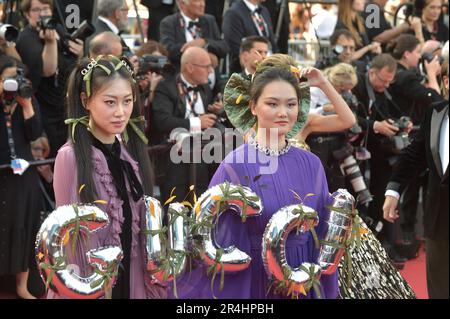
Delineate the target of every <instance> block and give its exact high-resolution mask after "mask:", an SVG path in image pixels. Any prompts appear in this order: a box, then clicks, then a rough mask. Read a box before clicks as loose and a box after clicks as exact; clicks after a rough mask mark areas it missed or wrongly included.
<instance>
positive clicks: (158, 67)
mask: <svg viewBox="0 0 450 319" xmlns="http://www.w3.org/2000/svg"><path fill="white" fill-rule="evenodd" d="M136 55H137V56H138V59H139V71H138V72H137V74H136V77H137V80H138V83H139V91H140V95H141V102H142V107H141V114H143V115H144V116H145V119H146V127H145V133H146V135H147V137H148V138H149V139H151V138H152V137H151V134H150V123H151V122H152V118H151V114H152V111H151V110H152V102H153V99H154V97H155V90H156V87H157V86H158V84H159V82H161V80H162V79H164V77H165V76H167V75H171V76H173V74H174V73H175V69H174V67H173V66H172V65H171V64H170V63H169V62H168V55H169V53H168V51H167V49H166V48H165V47H164V46H163V45H162V44H160V43H158V42H156V41H153V40H149V41H147V42H146V43H144V44H143V45H142V46H141V47H140V48H139V50H138V51H137V52H136Z"/></svg>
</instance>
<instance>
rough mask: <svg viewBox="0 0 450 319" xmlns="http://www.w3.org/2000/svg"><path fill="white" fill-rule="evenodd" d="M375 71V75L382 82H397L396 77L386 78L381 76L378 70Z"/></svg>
mask: <svg viewBox="0 0 450 319" xmlns="http://www.w3.org/2000/svg"><path fill="white" fill-rule="evenodd" d="M373 73H375V76H376V77H377V79H378V80H379V81H380V82H382V83H383V84H392V83H394V82H395V78H394V79H392V80H385V79H383V78H382V77H380V75H379V74H378V71H374V72H373Z"/></svg>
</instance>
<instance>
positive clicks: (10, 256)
mask: <svg viewBox="0 0 450 319" xmlns="http://www.w3.org/2000/svg"><path fill="white" fill-rule="evenodd" d="M18 63H19V62H18V61H17V60H15V59H13V58H11V57H9V56H6V55H1V56H0V166H3V165H8V164H9V165H11V167H13V166H22V169H20V168H19V167H16V168H18V170H16V169H15V170H14V172H13V170H12V169H9V168H8V169H0V275H4V274H5V275H6V274H15V275H16V292H17V295H18V296H19V297H20V298H24V299H35V297H34V296H33V295H31V294H30V292H29V291H28V288H27V282H28V269H29V265H30V262H31V261H32V258H33V255H34V241H35V234H36V230H37V229H36V228H37V222H38V220H39V214H40V211H41V194H40V190H39V186H38V178H39V177H38V174H37V172H36V169H35V168H33V167H29V168H28V169H26V168H25V167H23V165H24V164H23V162H22V161H21V160H25V161H28V162H31V161H33V156H32V154H31V145H30V142H31V141H33V140H35V139H37V138H38V137H39V136H40V135H41V133H42V125H41V119H40V114H39V111H38V109H37V108H36V106H35V105H33V103H32V99H31V98H23V97H21V96H20V95H18V94H17V89H18V83H17V80H16V79H15V77H16V76H17V66H18ZM25 166H26V164H25Z"/></svg>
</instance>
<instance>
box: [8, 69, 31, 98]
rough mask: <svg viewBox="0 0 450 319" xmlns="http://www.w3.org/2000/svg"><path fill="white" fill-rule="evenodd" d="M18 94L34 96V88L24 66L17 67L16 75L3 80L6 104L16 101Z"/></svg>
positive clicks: (27, 96)
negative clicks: (27, 77)
mask: <svg viewBox="0 0 450 319" xmlns="http://www.w3.org/2000/svg"><path fill="white" fill-rule="evenodd" d="M16 96H21V97H23V98H25V99H28V98H30V97H32V96H33V88H32V87H31V85H30V81H29V80H28V79H26V78H25V72H24V70H23V69H22V68H17V75H16V76H15V77H11V78H7V79H5V81H4V82H3V97H4V101H5V103H6V104H12V103H14V102H15V99H16Z"/></svg>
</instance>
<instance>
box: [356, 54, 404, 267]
mask: <svg viewBox="0 0 450 319" xmlns="http://www.w3.org/2000/svg"><path fill="white" fill-rule="evenodd" d="M396 71H397V61H396V60H395V59H394V58H393V57H392V56H390V55H389V54H380V55H378V56H376V57H375V58H374V59H373V60H372V62H371V64H370V68H369V70H368V71H367V72H366V73H365V74H359V75H358V84H357V85H356V87H355V88H354V89H353V93H354V94H355V96H356V97H357V99H358V100H359V101H360V104H359V107H358V109H357V116H358V124H359V125H360V126H361V128H362V129H363V131H364V133H365V134H363V137H364V138H363V140H362V141H361V142H362V144H363V146H365V147H366V148H367V150H368V151H369V152H370V156H371V157H370V160H369V161H366V164H368V165H369V171H370V186H369V190H370V193H371V194H372V195H373V200H372V201H371V202H370V205H369V211H368V214H369V216H370V217H371V218H372V219H373V220H375V221H381V220H382V218H383V216H382V212H383V211H382V207H383V196H384V190H385V188H386V185H387V183H388V180H389V176H390V174H391V172H392V164H393V162H392V160H395V158H396V157H397V155H398V154H399V152H400V149H399V148H400V147H403V146H405V144H406V143H407V141H408V140H405V134H406V139H407V134H408V133H409V131H410V130H411V129H412V122H411V121H409V120H408V119H407V118H403V119H402V121H400V118H401V117H402V116H404V113H403V112H402V111H401V109H400V108H399V106H398V105H397V103H396V101H395V100H394V98H395V96H394V95H391V93H390V92H389V91H388V90H387V89H388V87H389V86H390V85H391V83H392V82H393V81H394V78H395V74H396ZM366 169H367V168H366ZM380 236H381V238H380V239H381V240H382V241H384V243H383V244H384V245H385V248H386V249H387V252H388V254H389V256H390V257H391V259H392V260H393V261H394V263H396V265H397V267H399V268H401V267H403V266H404V262H405V261H406V259H405V258H403V257H401V256H399V255H398V254H397V252H396V251H395V250H394V247H393V245H394V243H395V239H396V233H395V228H394V227H392V226H391V225H388V226H387V227H383V230H382V232H381V233H380Z"/></svg>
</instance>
